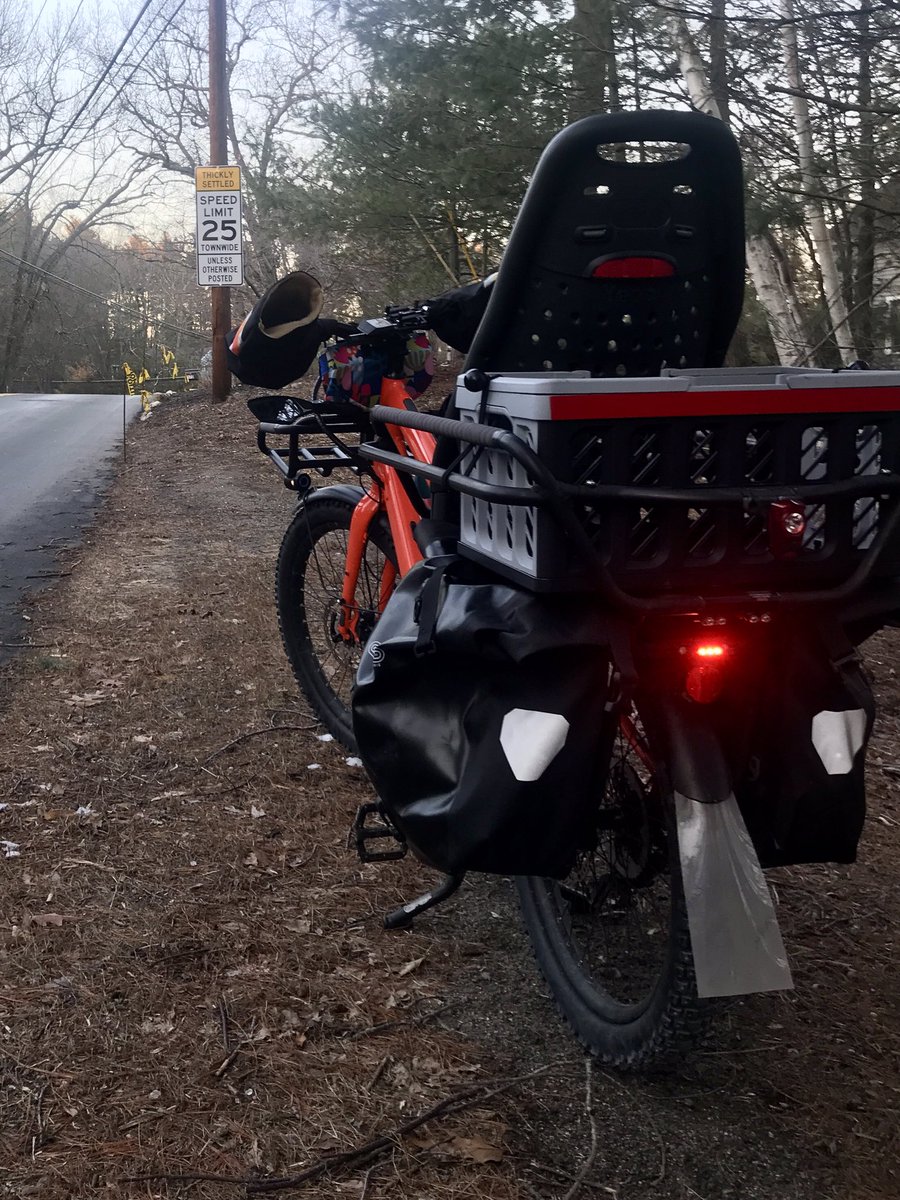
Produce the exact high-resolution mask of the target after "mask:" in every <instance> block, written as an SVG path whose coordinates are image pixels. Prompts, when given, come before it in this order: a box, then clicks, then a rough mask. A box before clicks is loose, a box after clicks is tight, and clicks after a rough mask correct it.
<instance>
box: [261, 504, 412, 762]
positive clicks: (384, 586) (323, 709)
mask: <svg viewBox="0 0 900 1200" xmlns="http://www.w3.org/2000/svg"><path fill="white" fill-rule="evenodd" d="M345 492H349V489H346V490H345ZM359 495H360V497H361V496H362V493H361V492H360V493H359ZM355 507H356V501H355V500H354V499H353V498H352V494H350V495H347V494H340V493H338V492H337V489H332V488H323V489H322V491H321V492H313V494H312V495H311V496H309V497H308V498H307V499H306V500H305V501H304V502H303V503H302V504H301V506H300V509H299V511H298V512H297V514H296V516H295V517H294V519H293V521H292V522H291V524H290V525H289V526H288V529H287V531H286V533H285V535H284V538H283V540H282V543H281V550H280V551H279V554H278V565H277V568H276V575H275V604H276V608H277V611H278V625H279V628H280V630H281V638H282V641H283V643H284V648H285V651H286V652H287V656H288V659H289V661H290V664H291V667H292V669H293V672H294V676H295V678H296V680H297V682H298V683H299V685H300V688H301V690H302V691H303V694H304V695H305V696H306V698H307V700H308V701H309V703H310V705H311V707H312V709H313V711H314V712H315V714H316V716H317V717H318V718H319V719H320V720H321V721H322V724H323V725H324V726H325V727H326V729H328V731H329V732H330V733H331V734H333V735H334V737H336V738H337V739H338V741H340V742H341V743H342V744H343V745H344V746H346V747H347V749H348V750H354V751H355V750H356V742H355V739H354V737H353V725H352V722H351V715H350V697H351V693H352V689H353V681H354V679H355V678H356V669H357V667H358V666H359V660H360V656H361V654H362V651H363V648H364V646H365V644H366V641H367V640H368V638H369V636H370V635H371V633H372V630H373V629H374V628H375V624H376V622H377V621H378V618H379V616H380V615H381V610H382V608H383V606H384V601H385V599H386V596H387V594H388V593H389V592H390V591H391V590H392V588H393V586H394V583H395V581H396V578H397V570H396V555H395V553H394V546H393V542H392V540H391V535H390V531H389V529H388V527H387V523H386V522H385V521H384V520H383V519H382V518H376V519H375V520H374V521H373V522H372V525H371V526H370V527H369V536H368V538H367V540H366V544H365V548H364V551H363V557H362V563H361V567H360V572H359V581H358V583H357V587H356V597H355V600H356V604H355V608H354V610H353V612H352V613H351V614H350V616H351V617H352V624H353V625H354V631H353V632H352V633H349V632H347V631H346V628H345V627H346V625H347V621H346V620H345V614H344V613H343V611H342V604H341V589H342V585H343V580H344V571H345V566H346V561H347V546H348V540H349V533H350V520H351V518H352V516H353V510H354V508H355Z"/></svg>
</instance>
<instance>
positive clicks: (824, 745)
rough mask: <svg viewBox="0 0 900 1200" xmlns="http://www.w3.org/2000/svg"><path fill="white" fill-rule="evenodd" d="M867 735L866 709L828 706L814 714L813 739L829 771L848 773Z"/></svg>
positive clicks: (840, 773)
mask: <svg viewBox="0 0 900 1200" xmlns="http://www.w3.org/2000/svg"><path fill="white" fill-rule="evenodd" d="M865 738H866V713H865V709H862V708H851V709H849V710H848V711H847V712H828V711H827V710H826V711H825V712H820V713H816V715H815V716H814V717H813V722H812V743H813V745H814V746H815V748H816V753H817V754H818V756H819V758H821V760H822V762H823V763H824V765H825V770H826V771H827V772H828V774H829V775H849V773H850V771H852V769H853V760H854V758H856V755H857V753H858V751H859V750H860V748H861V747H862V744H863V742H864V741H865Z"/></svg>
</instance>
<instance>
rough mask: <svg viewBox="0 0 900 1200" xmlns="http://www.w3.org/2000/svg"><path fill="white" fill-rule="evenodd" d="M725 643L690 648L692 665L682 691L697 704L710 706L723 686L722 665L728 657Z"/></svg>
mask: <svg viewBox="0 0 900 1200" xmlns="http://www.w3.org/2000/svg"><path fill="white" fill-rule="evenodd" d="M728 650H729V646H728V643H727V642H721V641H719V642H698V643H696V645H694V646H692V647H691V657H692V658H693V659H694V662H693V664H692V665H691V666H690V667H689V668H688V672H687V675H686V677H685V681H684V690H685V691H686V692H687V694H688V695H689V696H690V698H691V699H692V700H693V701H694V702H695V703H697V704H711V703H712V701H713V700H717V699H718V697H719V696H720V695H721V692H722V688H723V687H724V686H725V672H724V671H723V670H722V664H723V663H724V661H725V659H726V658H727V657H728Z"/></svg>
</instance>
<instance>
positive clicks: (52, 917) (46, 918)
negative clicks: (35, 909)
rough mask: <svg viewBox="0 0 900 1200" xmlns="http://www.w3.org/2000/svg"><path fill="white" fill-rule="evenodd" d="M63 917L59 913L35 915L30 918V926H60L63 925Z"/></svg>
mask: <svg viewBox="0 0 900 1200" xmlns="http://www.w3.org/2000/svg"><path fill="white" fill-rule="evenodd" d="M63 919H64V918H63V917H61V916H60V914H59V913H35V915H34V916H33V917H32V918H31V923H32V925H56V926H60V925H62V923H63Z"/></svg>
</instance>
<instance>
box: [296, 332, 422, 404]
mask: <svg viewBox="0 0 900 1200" xmlns="http://www.w3.org/2000/svg"><path fill="white" fill-rule="evenodd" d="M392 361H396V358H395V356H394V355H392V354H391V353H390V351H389V350H388V349H383V350H373V349H372V348H369V349H368V350H364V351H361V350H360V347H358V346H339V347H338V348H337V349H333V348H331V349H328V350H326V351H325V353H324V354H322V355H321V356H320V358H319V374H320V376H321V377H322V380H323V383H324V385H325V396H326V397H327V399H329V400H354V401H355V402H356V403H357V404H364V405H365V407H366V408H371V407H372V405H373V404H377V403H378V401H379V399H380V396H381V380H382V378H383V377H384V375H385V373H386V372H388V371H389V370H390V369H391V363H392ZM400 377H401V378H402V379H403V380H404V381H405V383H406V388H407V391H408V392H409V394H410V397H411V398H412V399H413V400H415V399H416V397H417V396H421V395H422V393H423V392H424V391H425V390H426V389H427V387H428V385H429V384H430V383H431V380H432V379H433V377H434V354H433V352H432V349H431V343H430V342H429V341H428V338H427V336H426V335H425V334H424V333H417V334H415V336H413V337H411V338H410V339H409V340H408V342H407V343H406V355H405V357H404V359H403V366H402V369H401V372H400Z"/></svg>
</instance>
